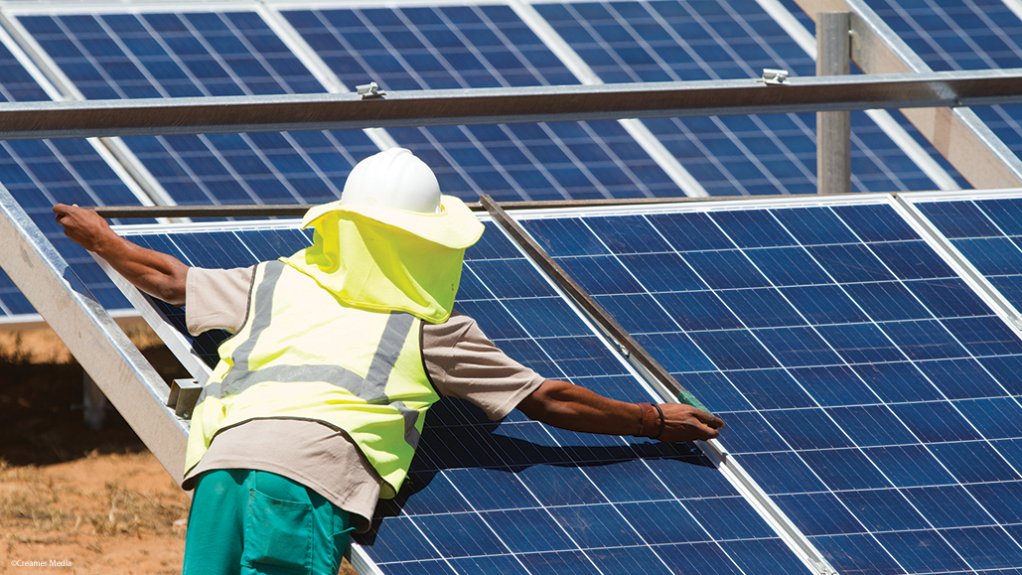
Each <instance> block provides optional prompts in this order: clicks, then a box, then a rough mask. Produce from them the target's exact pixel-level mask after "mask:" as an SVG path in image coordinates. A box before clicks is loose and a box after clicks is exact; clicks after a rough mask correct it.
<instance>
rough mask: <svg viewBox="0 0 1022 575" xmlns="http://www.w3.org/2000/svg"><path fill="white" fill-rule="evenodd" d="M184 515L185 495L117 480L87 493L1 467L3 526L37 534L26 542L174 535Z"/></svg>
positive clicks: (31, 471) (50, 477) (45, 476)
mask: <svg viewBox="0 0 1022 575" xmlns="http://www.w3.org/2000/svg"><path fill="white" fill-rule="evenodd" d="M97 457H98V456H97ZM168 481H169V480H168ZM83 501H87V502H91V504H90V505H85V506H83V505H82V502H83ZM186 514H187V507H186V499H185V498H184V497H183V495H181V496H177V497H174V496H171V495H169V494H168V493H167V490H165V489H164V490H159V491H157V490H152V489H148V490H142V489H136V488H132V487H129V486H127V485H126V484H125V483H124V482H123V481H119V480H115V481H107V482H105V483H104V485H103V488H102V490H101V491H100V490H99V489H95V488H91V489H90V488H86V489H83V488H81V487H79V486H76V485H75V484H74V483H73V482H72V481H71V480H69V479H66V478H62V477H55V476H54V474H52V473H48V472H46V470H44V469H43V468H40V467H35V466H17V467H12V466H10V465H7V464H6V463H5V462H0V524H3V525H4V526H5V527H8V528H10V529H11V531H13V532H18V531H22V530H25V531H28V532H30V533H34V534H36V535H34V536H28V537H26V536H24V535H22V536H20V537H19V538H18V539H19V541H20V542H22V543H27V542H36V543H43V542H51V541H61V542H69V541H74V540H76V539H77V536H78V535H80V534H87V535H88V534H98V535H104V536H112V535H124V536H135V537H140V536H143V535H171V534H173V533H174V530H175V529H174V524H175V522H176V521H177V520H179V519H181V518H183V517H184V516H185V515H186Z"/></svg>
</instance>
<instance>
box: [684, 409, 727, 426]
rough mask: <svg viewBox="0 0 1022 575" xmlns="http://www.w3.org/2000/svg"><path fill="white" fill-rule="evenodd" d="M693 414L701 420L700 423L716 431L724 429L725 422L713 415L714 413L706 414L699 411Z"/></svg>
mask: <svg viewBox="0 0 1022 575" xmlns="http://www.w3.org/2000/svg"><path fill="white" fill-rule="evenodd" d="M692 414H693V415H695V416H696V418H698V419H699V421H701V422H703V423H705V424H706V425H709V426H710V427H712V428H714V429H720V428H722V427H724V420H723V419H721V418H719V417H717V416H716V415H713V414H712V413H706V412H705V411H703V410H701V409H697V410H695V411H693V412H692Z"/></svg>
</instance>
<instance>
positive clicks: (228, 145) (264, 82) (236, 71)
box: [19, 11, 379, 204]
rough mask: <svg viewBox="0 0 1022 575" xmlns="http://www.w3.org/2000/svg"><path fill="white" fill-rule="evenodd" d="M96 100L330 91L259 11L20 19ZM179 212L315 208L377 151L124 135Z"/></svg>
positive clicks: (347, 141) (358, 142)
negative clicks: (246, 206) (182, 207)
mask: <svg viewBox="0 0 1022 575" xmlns="http://www.w3.org/2000/svg"><path fill="white" fill-rule="evenodd" d="M19 21H20V22H21V24H22V25H24V27H25V28H26V29H27V30H28V31H29V33H30V34H31V35H32V37H33V38H34V39H35V40H36V41H37V42H38V43H39V44H40V45H41V46H42V47H43V48H44V49H45V50H46V52H47V54H49V56H50V57H51V58H52V59H53V60H54V62H56V64H57V65H58V66H59V67H60V68H61V70H62V71H63V72H64V73H65V74H66V75H67V76H68V77H69V78H70V79H71V81H72V82H73V83H74V85H75V86H76V87H77V88H78V90H79V91H80V92H81V93H82V94H83V95H84V96H85V97H86V98H90V99H98V98H153V97H183V96H238V95H260V94H288V93H310V92H312V93H315V92H323V91H324V89H323V87H322V86H321V85H320V84H319V83H318V81H317V80H316V79H315V78H314V77H313V75H312V74H311V73H310V72H309V71H308V69H307V68H306V67H305V65H304V64H303V63H302V62H301V61H300V60H299V59H298V57H296V56H295V55H294V54H293V53H292V52H291V51H290V49H289V48H288V47H287V46H286V45H285V44H284V43H283V42H282V41H281V40H280V38H278V37H277V35H276V33H274V32H273V31H272V30H271V29H270V27H269V26H268V25H267V24H266V23H265V22H264V21H263V20H262V18H261V17H260V16H259V15H258V14H256V13H254V12H244V11H239V12H221V13H212V12H190V13H140V14H104V15H64V16H53V15H45V16H21V17H19ZM125 142H126V143H127V144H128V147H129V148H130V149H131V150H132V152H134V154H135V155H136V156H137V157H138V158H139V160H140V161H141V162H142V163H143V164H144V165H145V167H146V168H147V169H148V170H149V171H150V172H151V173H152V174H153V175H154V176H155V177H156V179H157V180H158V181H159V182H160V184H161V185H162V186H163V187H164V188H165V189H166V191H167V193H168V194H169V195H170V196H171V197H172V198H173V199H174V201H175V202H177V203H179V204H196V203H213V204H237V203H292V202H308V203H316V202H323V201H329V200H333V199H336V198H337V197H339V196H340V190H341V189H342V188H343V183H344V178H345V177H346V176H347V173H348V171H349V170H350V169H351V166H352V165H354V163H355V162H356V161H357V160H359V159H361V158H363V157H365V156H368V155H370V154H372V153H375V152H377V151H379V148H378V147H377V146H376V145H375V144H373V143H372V142H371V141H370V140H369V138H368V137H367V136H366V135H365V134H364V133H363V132H361V131H334V132H292V133H289V132H284V133H252V134H211V135H194V136H193V135H185V136H161V137H131V138H125Z"/></svg>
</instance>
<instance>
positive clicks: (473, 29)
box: [284, 5, 683, 200]
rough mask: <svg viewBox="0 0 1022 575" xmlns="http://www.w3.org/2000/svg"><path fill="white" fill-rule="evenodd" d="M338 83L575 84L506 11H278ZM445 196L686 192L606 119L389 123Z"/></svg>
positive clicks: (410, 86) (407, 86)
mask: <svg viewBox="0 0 1022 575" xmlns="http://www.w3.org/2000/svg"><path fill="white" fill-rule="evenodd" d="M284 14H285V16H286V17H287V19H288V20H289V21H290V22H291V24H292V25H293V26H294V27H295V28H296V29H297V30H298V31H299V33H301V35H302V36H303V37H304V38H305V40H306V41H307V42H308V43H309V44H310V45H311V46H312V47H313V49H314V50H316V52H317V54H318V55H319V56H320V57H321V58H323V60H324V61H325V62H326V63H327V64H328V65H329V66H330V67H331V69H332V70H333V71H334V72H335V73H336V74H337V75H338V76H339V77H340V79H341V81H343V82H344V83H345V84H347V85H349V86H352V85H356V84H364V83H366V82H368V81H369V80H373V81H376V82H378V83H379V84H380V86H381V87H383V88H385V89H388V90H420V89H445V88H491V87H508V86H539V85H552V84H562V85H563V84H578V83H579V82H578V80H577V79H576V78H575V76H574V75H573V74H572V73H571V72H570V71H569V70H568V69H567V67H565V65H564V64H563V63H561V61H560V60H558V58H557V56H556V55H555V54H554V53H553V52H551V51H550V49H549V48H547V47H546V46H545V45H544V44H543V42H542V41H541V40H540V38H539V37H537V36H536V34H535V33H534V32H533V31H532V30H531V29H530V28H529V27H528V26H527V25H526V24H525V23H524V22H523V21H522V20H521V19H520V18H519V17H518V16H517V15H516V14H515V13H514V11H513V10H512V9H511V8H509V7H508V6H502V5H481V6H442V7H412V8H373V9H364V10H354V9H353V10H316V11H313V10H298V11H286V12H284ZM388 131H389V133H390V134H391V135H392V136H393V137H394V139H395V140H397V142H398V143H399V144H401V145H403V146H405V147H408V148H410V149H412V150H414V151H415V152H416V153H417V154H418V155H420V156H421V157H422V158H423V159H424V160H425V161H426V163H428V164H429V165H430V166H432V167H433V169H434V170H435V171H436V172H437V176H438V178H439V179H440V182H441V185H442V186H443V187H444V189H445V190H447V191H448V193H455V194H458V195H460V196H462V197H470V198H475V197H476V196H478V195H479V194H480V193H487V194H490V195H492V196H493V197H494V198H496V199H499V200H513V199H563V198H575V199H584V198H594V197H616V198H624V197H636V196H679V195H683V193H682V192H681V190H679V189H678V187H677V185H675V184H674V183H673V182H672V181H671V180H670V178H669V177H668V176H667V174H665V173H664V171H663V170H662V169H661V168H660V167H659V166H658V165H657V164H656V163H655V162H654V161H653V159H652V158H650V157H649V155H647V154H646V152H645V151H643V149H642V148H641V147H640V146H639V144H638V143H637V142H636V141H635V140H634V139H633V138H632V137H631V136H630V135H629V134H628V133H627V132H626V131H625V129H624V128H623V127H622V126H621V125H620V124H618V123H617V122H613V121H599V122H580V123H547V124H506V125H493V126H451V127H442V128H425V129H419V128H393V129H390V130H388Z"/></svg>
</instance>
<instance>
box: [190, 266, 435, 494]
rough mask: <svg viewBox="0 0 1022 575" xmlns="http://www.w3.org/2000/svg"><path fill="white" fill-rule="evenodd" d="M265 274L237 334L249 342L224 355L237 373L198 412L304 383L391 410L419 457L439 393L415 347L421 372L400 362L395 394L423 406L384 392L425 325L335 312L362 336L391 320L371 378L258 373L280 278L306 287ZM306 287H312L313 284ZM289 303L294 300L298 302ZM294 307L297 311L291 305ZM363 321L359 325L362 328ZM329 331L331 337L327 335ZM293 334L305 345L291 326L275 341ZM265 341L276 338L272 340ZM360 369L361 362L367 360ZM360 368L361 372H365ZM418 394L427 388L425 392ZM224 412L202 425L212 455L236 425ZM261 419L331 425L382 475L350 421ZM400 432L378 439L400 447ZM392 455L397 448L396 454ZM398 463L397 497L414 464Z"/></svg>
mask: <svg viewBox="0 0 1022 575" xmlns="http://www.w3.org/2000/svg"><path fill="white" fill-rule="evenodd" d="M260 267H261V268H262V272H263V273H262V274H261V275H262V277H261V279H259V280H258V281H259V283H258V284H257V285H256V286H255V288H254V289H255V291H254V293H253V296H252V297H253V301H252V303H251V304H250V309H249V314H250V315H251V318H250V325H249V326H247V328H248V329H247V330H245V328H243V329H242V332H239V334H238V336H239V337H244V339H243V340H241V341H240V342H238V345H237V347H236V348H234V349H233V351H230V349H229V346H228V347H227V348H222V356H223V357H224V358H226V359H230V360H231V361H232V362H233V365H232V366H231V367H230V370H229V371H228V372H227V373H226V376H225V377H223V379H222V380H221V381H217V380H216V378H215V377H214V378H213V379H212V380H211V381H210V382H209V383H208V385H207V386H206V387H205V388H204V389H203V392H202V395H201V397H200V400H199V404H200V406H201V405H202V404H203V402H204V401H205V400H213V401H211V402H210V403H211V404H214V405H216V406H217V408H218V409H224V410H227V411H229V408H228V407H222V406H223V405H226V404H224V403H222V402H224V401H227V402H231V405H235V404H236V403H237V402H239V401H240V402H244V401H245V400H244V399H243V398H245V397H247V396H246V394H245V392H246V391H248V390H249V389H251V388H253V387H254V386H256V385H259V384H264V383H266V384H271V385H272V384H273V383H281V384H283V385H285V386H286V385H293V384H301V383H310V384H319V383H325V384H328V385H330V386H335V387H337V388H340V389H343V390H345V391H346V392H348V393H350V394H351V395H352V396H355V397H357V398H359V399H361V400H362V401H364V402H365V404H368V405H388V406H390V407H391V408H393V409H394V410H395V411H396V412H397V414H399V415H400V417H401V419H402V420H403V424H404V425H403V427H404V429H403V438H404V441H405V442H406V443H407V448H410V449H411V450H412V451H414V449H415V448H416V446H417V445H418V442H419V438H420V431H419V430H420V429H421V426H419V425H417V423H418V422H419V419H420V413H424V412H425V409H426V408H428V406H429V404H431V403H432V402H433V401H435V400H436V398H437V396H436V393H435V391H434V390H433V389H432V387H431V385H430V384H429V382H428V378H427V376H426V374H425V367H424V366H422V362H421V349H418V347H417V346H416V350H417V352H418V354H419V355H418V356H417V358H416V365H417V369H413V370H410V369H409V365H410V362H411V358H410V356H409V357H408V358H405V359H404V360H403V362H404V363H403V365H404V366H405V367H404V368H403V370H404V373H401V374H398V376H397V377H398V378H399V379H400V378H403V379H400V381H399V383H401V382H404V383H401V384H400V385H398V388H399V389H400V390H403V392H408V390H409V389H411V392H410V395H406V397H411V398H412V399H414V403H415V405H417V406H419V408H418V409H416V408H414V407H409V406H407V405H406V404H405V403H404V402H403V401H402V400H394V399H392V398H391V397H390V396H389V395H388V389H387V388H388V384H391V383H393V378H394V377H395V376H394V369H395V365H396V364H398V362H399V359H400V358H401V357H402V353H403V352H404V351H408V353H411V351H410V350H411V346H412V342H411V341H410V340H409V338H410V337H411V336H412V330H413V329H414V328H415V327H417V326H418V325H420V324H419V321H420V320H417V319H416V318H415V317H414V316H412V315H410V314H407V313H403V312H392V313H390V314H386V315H385V314H381V313H376V312H365V311H359V310H352V309H351V308H347V309H346V310H344V309H341V308H337V310H335V312H338V313H339V312H345V313H347V314H349V315H353V321H356V324H355V325H354V326H351V327H348V328H347V329H349V330H350V329H354V330H358V329H360V328H364V327H367V326H369V327H371V326H373V325H375V326H380V323H379V322H381V321H382V320H383V317H385V318H386V319H385V323H383V329H382V333H381V335H380V339H379V342H378V343H377V345H376V348H375V351H374V353H373V354H372V357H371V359H369V362H368V369H367V371H366V375H365V377H362V376H360V375H358V374H357V373H355V372H353V371H351V370H350V369H348V368H346V367H344V366H342V365H338V364H336V363H310V364H305V365H290V364H280V363H277V364H273V363H272V360H269V361H268V362H267V363H269V364H268V365H265V366H263V367H258V365H257V366H256V368H253V365H252V362H253V354H254V353H255V352H256V351H257V348H260V347H261V348H263V349H261V351H260V353H261V354H262V356H257V357H262V358H263V359H265V358H266V356H267V350H268V349H269V350H271V351H272V343H271V342H267V341H262V342H261V341H260V340H261V339H264V336H265V335H266V332H267V331H268V330H270V329H271V324H272V322H273V321H274V313H275V307H274V306H275V304H274V299H275V297H277V296H279V294H277V293H276V292H277V288H278V287H279V286H280V284H281V278H282V276H283V274H285V273H292V274H295V275H297V276H300V277H301V278H303V279H301V280H298V281H299V282H304V281H305V280H304V278H305V276H304V275H302V274H301V273H300V272H298V271H295V270H291V269H289V268H287V266H286V265H285V264H283V263H281V262H267V263H266V264H262V265H261V266H260ZM289 278H291V281H292V283H290V284H289V285H290V286H291V287H295V284H294V283H293V282H294V281H295V277H294V276H289ZM309 281H310V282H311V280H309ZM285 283H287V282H285ZM301 285H305V284H301ZM308 285H309V286H311V287H310V288H309V289H313V290H322V288H320V287H319V286H318V285H315V284H314V283H310V284H308ZM303 289H304V288H303ZM288 295H289V296H293V294H288ZM292 307H294V306H293V305H292ZM298 307H299V308H300V307H301V305H298ZM285 309H288V308H285ZM316 309H319V308H316ZM277 311H279V310H277ZM359 314H364V315H359ZM340 317H346V316H338V318H340ZM359 318H362V319H361V320H360V319H359ZM281 321H287V318H281ZM357 321H369V322H370V323H367V324H363V325H358V324H357ZM373 322H377V323H373ZM330 325H333V324H330ZM331 329H334V328H331ZM376 329H379V327H376V328H374V331H375V330H376ZM289 330H290V331H289ZM327 331H328V333H329V330H327ZM296 332H297V335H296V336H295V341H299V342H300V341H301V337H302V335H303V334H302V333H301V332H300V330H294V329H291V328H290V327H288V326H287V324H286V323H285V324H282V325H281V326H278V327H277V328H275V331H274V333H275V334H276V336H280V335H281V333H283V334H284V336H287V335H288V333H292V334H294V333H296ZM370 333H372V332H370ZM268 337H274V336H273V335H271V336H268ZM416 342H417V340H416ZM292 343H293V342H292ZM367 343H368V342H367ZM267 344H270V347H267ZM225 345H226V342H225ZM370 345H371V344H370ZM406 347H407V349H406ZM363 349H364V350H365V351H368V350H371V349H372V347H369V346H366V347H365V348H363ZM270 355H272V354H270ZM360 357H363V358H365V359H368V355H362V356H360ZM328 359H329V358H323V360H324V361H326V360H328ZM256 361H258V360H256ZM362 361H364V359H363V360H362ZM349 365H350V364H349ZM356 365H357V362H356ZM362 365H363V366H364V365H365V364H362ZM218 367H222V366H218ZM358 369H361V368H358ZM409 377H411V379H408V378H409ZM409 385H411V386H412V387H409ZM416 386H425V388H421V387H416ZM267 389H275V388H267ZM417 390H419V391H417ZM274 393H278V392H274ZM279 393H281V394H285V395H286V394H287V393H288V390H287V388H286V387H282V388H281V390H280V391H279ZM243 404H244V403H243ZM244 405H245V407H244V408H243V410H244V409H249V410H250V409H252V402H251V401H249V402H248V403H247V404H244ZM339 409H348V410H351V409H358V408H357V405H351V404H346V405H345V406H344V407H343V408H339ZM227 411H225V412H224V414H223V416H222V418H221V419H220V424H219V425H218V424H217V423H216V419H215V417H210V418H209V419H207V422H208V423H206V424H205V426H206V427H207V428H206V429H202V426H203V424H202V423H201V422H200V423H199V426H200V430H201V431H202V432H203V433H204V434H205V436H206V437H208V438H209V439H208V440H207V447H208V441H209V440H211V439H212V437H213V435H214V434H215V432H216V431H217V430H218V429H219V427H221V426H222V425H223V424H235V423H238V422H236V421H234V420H232V418H231V415H230V413H228V412H227ZM261 411H265V412H266V414H260V415H259V417H309V418H310V419H317V420H319V421H323V422H324V423H327V424H328V425H331V426H334V427H338V428H340V429H343V430H345V431H347V432H349V434H350V435H351V436H352V439H354V440H355V442H356V444H357V445H359V447H360V449H362V451H363V452H364V453H366V455H367V459H368V460H369V462H370V463H371V464H372V465H373V466H374V467H377V462H376V461H374V458H373V456H372V455H371V454H370V453H371V450H369V451H367V449H366V446H365V445H363V444H362V443H361V442H360V441H359V436H358V433H357V432H358V431H359V429H348V428H347V427H346V426H345V425H344V423H343V422H344V421H345V420H344V419H339V420H338V421H333V422H331V421H327V420H324V419H322V418H321V417H320V416H317V415H309V416H305V415H303V414H302V413H301V412H300V411H299V412H296V411H295V410H294V409H293V408H292V409H290V410H289V411H286V412H280V411H279V410H278V411H274V409H273V407H272V406H268V407H266V408H265V409H261ZM390 413H391V415H390V416H389V417H390V418H393V417H394V415H393V414H394V412H393V411H392V412H390ZM365 415H366V414H365V413H362V416H363V421H364V416H365ZM338 417H339V416H338ZM389 421H391V422H394V420H393V419H390V420H389ZM394 423H396V422H394ZM196 424H197V423H196V419H195V418H193V433H194V432H195V431H196V428H195V426H196ZM388 425H392V424H388ZM209 427H217V429H209ZM391 429H393V428H391ZM397 432H398V430H397V429H393V430H392V431H391V432H389V434H384V435H381V436H380V437H381V438H382V437H391V438H392V439H390V440H389V441H394V440H398V439H397V435H396V433H397ZM370 435H371V434H370ZM398 441H399V440H398ZM393 447H394V448H396V447H397V446H393ZM189 449H190V450H191V449H192V446H191V445H190V446H189ZM372 449H376V450H380V449H381V446H380V445H379V443H378V441H377V443H375V444H374V445H372ZM203 451H204V449H203ZM402 451H403V450H402ZM190 455H191V454H190ZM200 456H201V454H200ZM401 457H402V458H404V457H407V461H402V463H403V465H402V466H403V467H404V469H403V470H402V471H401V472H400V473H398V475H397V476H394V477H385V479H386V480H387V482H388V484H389V483H391V482H392V481H394V480H395V479H396V480H397V481H396V483H397V484H396V485H393V487H394V488H395V489H396V488H397V487H399V486H400V481H402V480H403V478H404V475H405V473H406V471H407V463H410V455H408V456H401ZM189 461H190V465H194V463H195V462H197V459H196V458H195V457H191V456H190V457H189ZM387 468H388V469H391V471H392V472H393V469H392V468H393V462H391V463H389V464H388V467H387ZM377 469H378V471H379V470H380V469H379V467H377ZM383 475H384V472H383V471H381V476H383Z"/></svg>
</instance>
